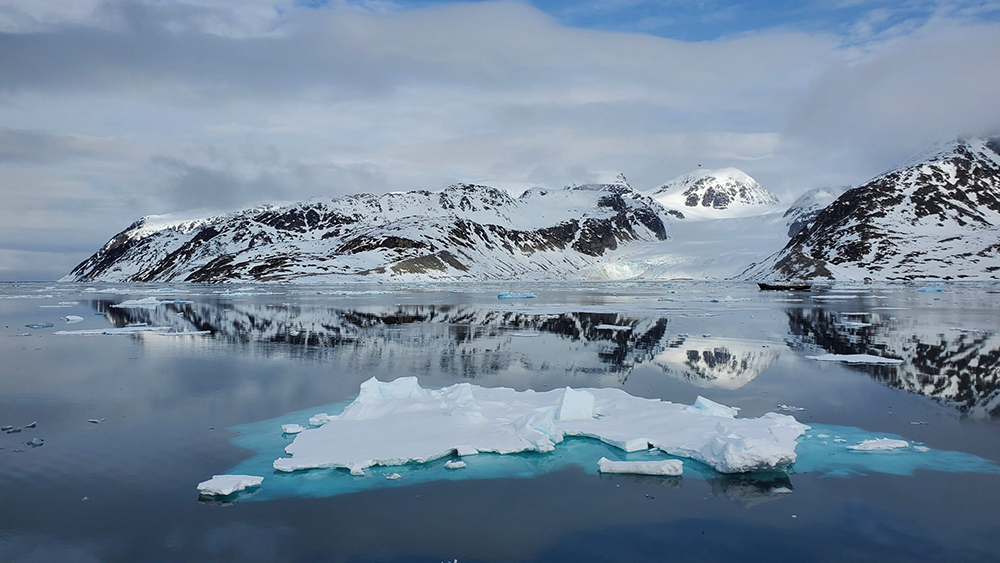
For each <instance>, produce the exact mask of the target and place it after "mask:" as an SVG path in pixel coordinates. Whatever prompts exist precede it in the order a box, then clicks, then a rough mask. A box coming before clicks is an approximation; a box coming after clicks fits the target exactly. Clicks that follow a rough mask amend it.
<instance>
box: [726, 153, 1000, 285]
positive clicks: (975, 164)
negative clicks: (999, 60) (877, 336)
mask: <svg viewBox="0 0 1000 563" xmlns="http://www.w3.org/2000/svg"><path fill="white" fill-rule="evenodd" d="M743 277H745V278H747V279H813V278H822V279H844V280H862V279H864V278H872V279H882V280H914V279H940V280H952V279H972V280H975V279H981V280H989V279H1000V138H993V139H972V140H961V139H960V140H957V141H955V142H953V143H950V144H949V145H947V146H945V147H944V148H943V149H940V150H937V151H935V152H933V153H930V154H929V155H927V156H925V157H923V158H922V159H920V160H919V161H918V162H915V163H912V164H909V165H904V166H902V167H899V168H897V169H895V170H892V171H890V172H888V173H886V174H883V175H881V176H878V177H877V178H875V179H873V180H871V181H869V182H867V183H866V184H863V185H861V186H859V187H857V188H854V189H851V190H848V191H847V192H845V193H844V194H843V195H841V196H840V197H838V198H837V199H836V201H834V202H833V203H831V204H830V205H829V206H827V207H826V208H824V209H823V210H822V211H821V212H820V213H818V214H817V215H816V217H815V219H814V220H813V221H812V222H811V224H809V225H808V227H807V228H804V229H802V230H801V231H799V232H798V233H797V234H796V235H795V236H794V237H793V238H792V239H791V240H790V241H789V242H788V244H787V245H786V246H785V248H784V249H782V250H781V251H780V252H778V253H776V254H774V255H773V256H771V257H769V258H768V259H767V260H765V261H764V262H763V263H761V264H759V265H755V266H754V267H752V268H751V269H750V270H748V272H747V273H746V274H744V276H743Z"/></svg>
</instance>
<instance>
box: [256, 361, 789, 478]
mask: <svg viewBox="0 0 1000 563" xmlns="http://www.w3.org/2000/svg"><path fill="white" fill-rule="evenodd" d="M309 423H310V425H312V426H316V427H315V428H310V429H307V430H304V431H303V432H301V433H299V434H297V435H296V437H295V439H294V440H293V441H292V443H291V444H288V445H287V446H286V447H285V453H286V454H288V455H289V456H290V457H280V458H278V459H276V460H274V462H273V464H272V465H273V467H274V469H276V470H278V471H281V472H292V471H299V470H306V469H322V468H327V469H329V468H342V469H348V470H350V472H351V473H352V474H353V475H364V474H365V469H367V468H369V467H373V466H400V465H406V464H411V463H418V464H419V463H427V462H430V461H434V460H437V459H441V458H444V457H449V456H453V455H458V456H460V457H461V456H466V455H471V454H475V453H480V452H484V453H496V454H501V455H506V454H516V453H523V452H540V453H547V452H551V451H553V450H554V449H555V445H556V444H559V443H561V442H563V440H565V439H566V438H568V437H584V438H592V439H596V440H600V441H601V442H604V443H606V444H608V445H610V446H614V447H615V448H617V449H619V450H624V451H625V452H638V451H645V450H650V449H656V450H658V451H660V452H663V453H666V454H668V455H671V456H674V457H682V458H689V459H693V460H695V461H699V462H702V463H704V464H706V465H708V466H710V467H712V468H714V469H715V470H716V471H719V472H721V473H744V472H758V471H775V470H781V469H784V468H786V467H787V466H789V465H790V464H791V463H793V462H794V461H795V458H796V454H795V446H796V440H797V438H798V437H799V436H800V435H802V434H803V433H804V432H805V431H806V430H808V429H809V427H808V426H806V425H804V424H801V423H799V422H798V421H796V420H795V418H793V417H791V416H789V415H782V414H777V413H767V414H765V415H764V416H761V417H759V418H736V409H734V408H731V407H727V406H725V405H720V404H718V403H714V402H712V401H709V400H707V399H704V398H702V397H699V398H698V400H697V401H695V404H694V405H692V406H687V405H680V404H674V403H671V402H668V401H661V400H659V399H645V398H641V397H634V396H632V395H629V394H628V393H626V392H625V391H623V390H621V389H614V388H607V389H572V388H566V389H558V390H552V391H545V392H537V391H533V390H527V391H515V390H513V389H509V388H504V387H499V388H485V387H479V386H476V385H472V384H469V383H459V384H456V385H452V386H449V387H445V388H442V389H437V390H435V389H424V388H422V387H420V385H419V383H418V382H417V378H416V377H401V378H399V379H396V380H395V381H391V382H382V381H379V380H377V379H376V378H374V377H373V378H371V379H369V380H368V381H366V382H364V383H362V384H361V391H360V393H359V394H358V397H357V399H355V400H354V401H353V402H352V403H351V404H349V405H348V406H347V407H346V408H345V409H344V411H343V412H342V413H341V414H338V415H333V416H331V415H326V414H322V415H316V416H314V417H312V418H311V419H310V420H309Z"/></svg>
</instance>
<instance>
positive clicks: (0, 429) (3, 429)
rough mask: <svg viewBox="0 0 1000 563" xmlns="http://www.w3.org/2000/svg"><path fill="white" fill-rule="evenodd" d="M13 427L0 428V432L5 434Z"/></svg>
mask: <svg viewBox="0 0 1000 563" xmlns="http://www.w3.org/2000/svg"><path fill="white" fill-rule="evenodd" d="M13 428H14V427H13V426H0V432H6V431H8V430H13Z"/></svg>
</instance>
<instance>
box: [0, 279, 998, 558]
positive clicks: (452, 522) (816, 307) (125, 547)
mask: <svg viewBox="0 0 1000 563" xmlns="http://www.w3.org/2000/svg"><path fill="white" fill-rule="evenodd" d="M175 288H176V289H177V290H179V291H178V292H174V293H171V292H165V291H162V290H163V287H162V286H114V287H112V286H106V285H96V286H95V285H57V286H45V285H5V286H2V287H0V327H2V328H3V335H2V337H0V360H2V361H0V425H14V426H23V425H25V424H27V423H29V422H32V421H37V423H38V424H37V428H33V429H24V430H23V431H22V432H21V433H17V434H0V448H3V449H2V450H0V503H2V507H3V508H2V510H0V560H2V561H445V560H448V561H451V560H453V559H458V560H459V561H463V562H466V561H650V560H671V561H673V560H677V561H713V560H736V561H757V560H768V561H772V560H775V558H778V559H780V560H790V561H845V560H859V561H997V560H1000V543H998V541H997V538H998V537H1000V535H998V532H1000V475H997V474H995V473H990V472H983V471H981V470H976V469H973V468H971V466H970V467H965V468H958V469H959V470H958V471H957V472H956V471H938V470H928V469H918V470H916V471H914V472H912V474H905V473H906V472H905V471H904V472H903V473H904V474H893V473H886V472H882V470H878V469H875V470H862V471H853V472H852V473H851V474H850V476H847V477H834V476H831V475H830V474H828V473H825V472H823V471H808V472H796V471H795V468H794V467H793V468H792V471H790V472H789V474H788V475H781V476H769V477H767V478H766V479H755V478H749V477H732V476H723V475H718V474H713V473H711V472H710V471H706V472H703V473H704V474H703V475H701V476H698V477H689V476H688V474H687V473H685V477H684V478H680V479H677V478H675V479H659V480H658V479H648V478H646V479H640V478H631V479H630V478H614V479H612V478H607V477H600V476H598V475H596V474H595V473H594V471H593V468H589V467H581V466H579V465H574V464H573V463H568V464H565V465H559V466H557V467H553V468H552V469H550V470H546V471H540V472H538V473H537V475H536V476H534V477H530V478H525V477H522V478H495V479H466V480H454V479H452V480H447V481H433V480H431V481H425V482H419V483H412V484H408V483H394V484H392V485H391V486H375V487H374V488H370V489H368V490H362V491H359V492H353V493H350V494H340V495H335V496H329V495H327V494H316V493H315V491H314V490H313V491H312V492H310V489H309V488H308V487H303V489H302V495H299V496H295V495H289V496H284V497H282V498H270V499H269V500H264V499H265V498H268V497H267V495H266V494H264V493H265V492H266V491H267V489H266V482H265V485H264V487H262V491H261V494H260V495H259V496H258V497H257V498H255V497H252V496H251V497H249V498H246V499H244V500H242V501H239V502H236V503H231V504H213V503H207V502H201V501H199V498H198V493H197V491H196V490H195V486H196V485H197V483H199V482H200V481H204V480H206V479H208V478H209V477H210V476H211V475H213V474H219V473H225V472H229V471H230V470H232V469H233V468H235V467H237V466H239V465H240V464H241V463H246V462H247V460H248V459H250V458H252V456H254V452H252V451H249V450H246V449H243V448H240V447H238V446H236V445H234V444H233V442H232V440H233V439H234V438H237V436H236V435H235V433H234V432H233V431H231V430H229V429H231V428H233V427H234V426H238V425H252V424H253V423H257V422H259V421H263V420H268V419H273V418H277V417H281V416H283V415H285V414H286V413H290V412H295V411H302V410H308V409H312V408H315V407H319V406H321V405H328V404H330V403H336V402H343V401H346V400H349V399H350V398H351V397H352V396H353V395H354V394H356V393H357V390H358V386H359V385H360V383H361V382H362V381H364V380H366V379H368V378H369V377H372V376H377V377H379V378H380V379H392V378H395V377H398V376H404V375H416V376H418V377H419V378H420V383H421V385H423V386H425V387H435V386H443V385H449V384H452V383H455V382H461V381H469V382H473V383H476V384H478V385H483V386H508V387H514V388H517V389H528V388H531V389H537V390H544V389H552V388H558V387H564V386H567V385H570V386H573V387H593V386H615V387H621V388H623V389H625V390H626V391H628V392H629V393H631V394H633V395H640V396H646V397H658V398H662V399H667V400H671V401H675V402H685V403H690V402H692V401H693V400H694V399H695V397H697V396H698V395H703V396H706V397H708V398H710V399H712V400H715V401H718V402H721V403H725V404H728V405H733V406H737V407H740V408H741V409H742V410H741V411H740V412H741V415H742V416H759V415H760V414H763V413H765V412H768V411H771V410H775V409H776V408H777V406H778V405H779V404H786V405H793V406H797V407H799V408H804V409H805V410H803V411H798V412H795V416H796V417H797V418H798V419H799V420H801V421H803V422H805V423H807V424H821V425H844V426H852V427H858V428H861V429H865V430H867V431H870V432H876V433H879V432H880V433H886V434H893V435H898V436H900V437H903V438H904V439H906V440H909V441H911V442H919V443H922V444H926V446H927V447H929V448H932V449H933V450H935V451H937V450H948V451H956V452H963V453H965V454H969V455H970V456H978V458H982V459H984V460H990V461H994V462H995V461H998V460H1000V423H998V421H997V418H998V417H1000V410H998V405H1000V383H998V381H1000V335H998V328H1000V327H998V326H997V324H998V323H1000V299H998V297H1000V295H998V294H995V293H991V292H990V291H991V289H992V288H991V287H989V286H977V285H961V286H943V287H942V288H941V289H942V291H941V292H940V293H938V292H936V291H934V290H933V289H930V290H925V289H923V288H916V287H906V286H892V285H890V286H875V287H872V286H857V287H840V286H838V287H834V288H830V289H821V290H816V291H814V292H813V293H812V294H790V293H778V294H772V293H761V292H758V291H757V290H756V288H754V287H751V286H749V285H742V284H708V283H672V284H662V283H656V284H653V283H649V284H578V285H569V284H566V285H556V286H541V287H539V286H535V287H526V286H520V287H517V286H509V285H479V286H441V287H429V286H419V287H382V286H379V287H375V288H373V287H366V288H358V287H351V288H312V287H289V286H276V287H263V286H258V287H252V288H240V287H219V286H175ZM109 290H112V291H111V292H109ZM510 290H513V291H527V290H531V291H535V293H536V294H537V298H536V299H531V300H512V301H501V300H498V299H497V298H496V296H497V293H498V292H499V291H510ZM373 292H384V293H373ZM151 296H152V297H155V298H156V299H157V300H160V301H171V303H164V304H160V305H158V306H154V307H151V308H145V309H144V308H116V307H114V306H113V305H115V304H119V303H121V302H123V301H126V300H137V299H142V298H148V297H151ZM61 303H64V304H66V305H65V306H58V305H60V304H61ZM52 306H58V307H52ZM95 313H101V314H100V315H98V314H95ZM67 315H76V316H79V317H82V318H83V321H81V322H77V323H73V324H68V323H67V322H66V320H64V317H66V316H67ZM39 322H50V323H53V324H54V326H53V327H51V328H38V329H29V328H26V327H25V325H28V324H33V323H39ZM133 323H146V324H147V325H148V326H150V327H170V328H171V329H172V330H174V331H179V330H185V331H194V330H199V331H210V332H209V334H206V335H201V336H164V335H159V334H154V333H145V334H139V335H132V336H128V335H124V336H123V335H116V336H96V335H56V334H55V332H56V331H60V330H62V331H77V330H94V329H102V328H106V327H112V326H114V327H124V326H126V325H129V324H133ZM601 325H617V326H628V327H630V329H629V330H609V329H607V328H599V327H600V326H601ZM24 334H28V336H22V335H24ZM826 352H831V353H838V354H851V353H869V354H874V355H879V356H885V357H892V358H897V359H900V360H903V363H902V364H901V365H899V366H847V365H843V364H831V363H820V362H815V361H812V360H808V359H806V358H805V356H807V355H815V354H822V353H826ZM88 419H104V420H103V421H102V422H101V423H99V424H93V423H90V422H88ZM914 423H921V424H914ZM35 437H37V438H41V439H44V445H43V446H41V447H36V448H33V447H31V446H28V445H26V442H27V441H30V440H31V439H32V438H35ZM15 450H24V451H15ZM862 455H863V454H862ZM298 476H299V475H296V477H298ZM301 476H303V477H305V478H307V479H344V478H347V477H345V476H344V475H342V474H336V473H335V472H331V473H328V474H322V473H316V472H310V473H306V474H302V475H301ZM387 485H388V482H387ZM778 486H780V487H785V488H788V489H791V490H792V491H793V492H792V493H791V494H787V493H786V494H775V493H774V492H773V491H774V490H775V489H776V488H777V487H778ZM84 498H86V499H87V500H84Z"/></svg>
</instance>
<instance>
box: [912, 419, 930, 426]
mask: <svg viewBox="0 0 1000 563" xmlns="http://www.w3.org/2000/svg"><path fill="white" fill-rule="evenodd" d="M910 424H912V425H914V426H924V425H926V424H927V421H925V420H911V421H910Z"/></svg>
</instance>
